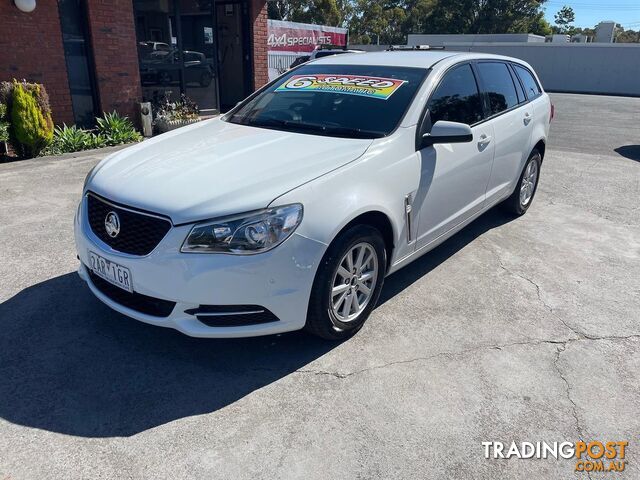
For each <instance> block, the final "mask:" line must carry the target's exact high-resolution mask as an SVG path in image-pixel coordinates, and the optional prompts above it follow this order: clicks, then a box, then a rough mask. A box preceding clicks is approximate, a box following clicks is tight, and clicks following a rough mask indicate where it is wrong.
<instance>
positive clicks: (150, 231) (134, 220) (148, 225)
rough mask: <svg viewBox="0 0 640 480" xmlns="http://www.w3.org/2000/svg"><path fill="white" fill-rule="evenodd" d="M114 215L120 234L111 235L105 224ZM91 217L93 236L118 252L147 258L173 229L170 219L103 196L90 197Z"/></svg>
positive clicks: (88, 206)
mask: <svg viewBox="0 0 640 480" xmlns="http://www.w3.org/2000/svg"><path fill="white" fill-rule="evenodd" d="M111 212H114V213H116V214H117V218H118V220H119V232H117V234H116V235H113V231H112V235H113V236H112V235H109V233H108V232H107V229H106V226H105V222H106V219H107V216H108V215H109V214H110V213H111ZM87 215H88V219H89V225H90V226H91V230H92V231H93V233H94V234H95V235H96V236H97V237H98V238H99V239H100V240H102V241H103V242H104V243H106V244H107V245H109V246H110V247H111V248H113V249H114V250H117V251H119V252H123V253H128V254H131V255H147V254H149V253H151V251H152V250H153V249H154V248H156V246H157V245H158V243H160V241H161V240H162V239H163V238H164V236H165V235H166V234H167V232H168V231H169V230H170V229H171V222H170V221H169V219H168V218H164V217H161V216H159V215H155V214H149V213H145V212H140V211H136V210H134V209H130V208H128V207H124V206H117V205H115V204H113V203H110V202H107V201H106V200H103V199H101V198H100V197H98V196H96V195H94V194H92V193H89V194H88V195H87Z"/></svg>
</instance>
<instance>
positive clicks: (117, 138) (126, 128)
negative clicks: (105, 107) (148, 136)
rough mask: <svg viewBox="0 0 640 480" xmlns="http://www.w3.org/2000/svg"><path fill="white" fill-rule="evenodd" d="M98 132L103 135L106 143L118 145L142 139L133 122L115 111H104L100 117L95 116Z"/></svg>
mask: <svg viewBox="0 0 640 480" xmlns="http://www.w3.org/2000/svg"><path fill="white" fill-rule="evenodd" d="M96 122H97V124H98V134H99V135H102V136H103V137H104V140H105V142H106V144H107V145H120V144H122V143H131V142H139V141H140V140H142V135H140V134H139V133H138V132H137V131H136V129H135V127H134V126H133V123H131V121H130V120H129V119H128V118H127V117H123V116H121V115H119V114H118V113H117V112H112V113H105V114H104V115H103V116H102V118H97V119H96Z"/></svg>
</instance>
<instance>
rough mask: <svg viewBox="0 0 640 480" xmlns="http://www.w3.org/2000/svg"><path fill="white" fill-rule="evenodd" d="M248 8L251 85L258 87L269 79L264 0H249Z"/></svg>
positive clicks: (265, 6)
mask: <svg viewBox="0 0 640 480" xmlns="http://www.w3.org/2000/svg"><path fill="white" fill-rule="evenodd" d="M250 10H251V11H250V13H249V15H250V16H251V17H250V20H251V30H252V32H251V34H252V40H253V87H254V88H255V89H258V88H260V87H261V86H262V85H264V84H265V83H267V82H268V81H269V68H268V65H267V2H266V0H251V9H250Z"/></svg>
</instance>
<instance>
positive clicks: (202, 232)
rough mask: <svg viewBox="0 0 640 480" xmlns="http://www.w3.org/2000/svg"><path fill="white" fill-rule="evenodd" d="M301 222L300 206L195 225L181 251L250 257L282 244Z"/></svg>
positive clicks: (296, 204) (285, 206) (271, 209)
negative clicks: (248, 255) (250, 254)
mask: <svg viewBox="0 0 640 480" xmlns="http://www.w3.org/2000/svg"><path fill="white" fill-rule="evenodd" d="M301 221H302V205H300V204H299V203H294V204H291V205H284V206H282V207H275V208H269V209H267V210H263V211H260V212H255V213H252V214H245V215H242V216H234V217H225V218H221V219H219V220H212V221H210V222H206V223H199V224H197V225H195V226H194V227H193V228H192V229H191V231H190V232H189V235H187V238H186V240H185V241H184V243H183V244H182V248H181V249H180V250H181V251H182V252H188V253H237V254H249V253H260V252H266V251H267V250H271V249H272V248H274V247H276V246H278V245H280V244H281V243H282V242H284V241H285V240H286V239H287V238H288V237H289V236H290V235H291V234H292V233H293V231H294V230H295V229H296V228H297V227H298V225H300V222H301Z"/></svg>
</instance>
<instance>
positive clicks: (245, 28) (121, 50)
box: [0, 0, 267, 125]
mask: <svg viewBox="0 0 640 480" xmlns="http://www.w3.org/2000/svg"><path fill="white" fill-rule="evenodd" d="M266 47H267V7H266V0H36V8H35V10H34V11H32V12H31V13H23V12H22V11H20V10H19V9H18V8H17V7H16V5H15V4H14V0H0V80H11V79H13V78H16V79H23V78H24V79H27V80H28V81H33V82H39V83H43V84H44V85H45V86H46V88H47V90H48V92H49V96H50V98H51V107H52V111H53V116H54V121H55V122H56V123H58V124H60V123H63V122H65V123H67V124H72V123H78V124H84V125H89V124H91V123H92V121H93V118H94V117H95V116H96V115H100V114H101V113H102V112H104V111H112V110H117V111H118V112H120V113H122V114H126V115H128V116H130V117H131V118H133V119H137V116H138V113H137V112H138V108H137V105H138V103H139V102H141V101H151V100H153V99H154V98H157V97H159V96H164V95H168V96H170V97H171V98H177V97H178V96H179V95H180V94H181V93H184V94H186V95H187V96H188V97H190V98H191V99H193V100H194V101H196V103H198V105H199V107H200V109H201V112H202V113H205V114H206V113H214V112H217V111H224V110H226V109H228V108H230V107H231V106H233V105H235V104H236V103H237V102H238V101H239V100H240V99H242V98H244V97H245V96H247V95H248V94H249V93H251V92H252V91H253V90H255V89H256V88H257V87H259V86H261V85H263V84H264V83H266V82H267V50H266Z"/></svg>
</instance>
